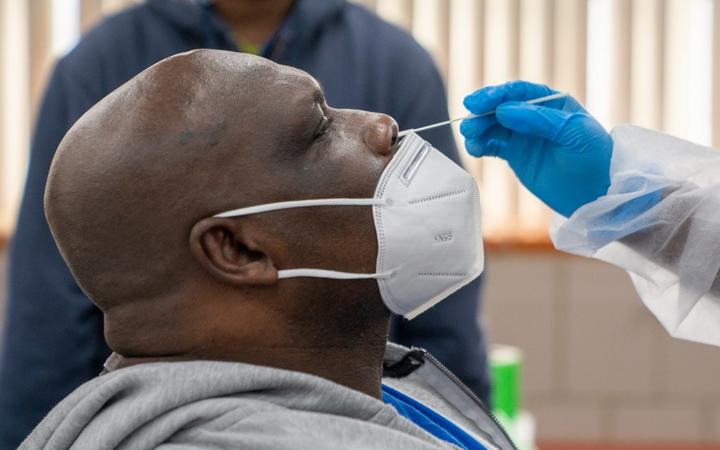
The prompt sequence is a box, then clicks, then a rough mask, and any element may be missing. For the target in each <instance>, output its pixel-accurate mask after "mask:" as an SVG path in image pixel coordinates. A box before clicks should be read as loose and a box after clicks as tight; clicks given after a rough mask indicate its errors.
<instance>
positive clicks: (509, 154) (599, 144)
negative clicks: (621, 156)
mask: <svg viewBox="0 0 720 450" xmlns="http://www.w3.org/2000/svg"><path fill="white" fill-rule="evenodd" d="M555 92H556V91H553V90H552V89H550V88H548V87H547V86H542V85H538V84H532V83H528V82H524V81H513V82H510V83H506V84H502V85H499V86H490V87H486V88H483V89H480V90H479V91H477V92H475V93H473V94H471V95H468V96H467V97H465V102H464V103H465V107H466V108H467V109H468V110H470V112H472V113H475V114H482V113H484V112H488V111H492V110H493V109H497V112H496V113H495V114H493V115H490V116H486V117H480V118H475V119H466V120H463V121H462V123H461V124H460V132H461V133H462V134H463V136H465V139H466V140H465V147H466V148H467V151H468V152H469V153H470V154H471V155H473V156H477V157H480V156H497V157H499V158H502V159H504V160H506V161H507V162H508V164H510V167H511V168H512V170H513V171H514V172H515V175H517V177H518V178H519V179H520V181H521V182H522V184H524V185H525V187H526V188H528V190H530V192H532V193H533V194H535V195H536V196H537V197H538V198H540V200H542V201H543V202H545V204H547V205H548V206H549V207H550V208H552V209H553V210H555V211H557V212H558V213H560V214H562V215H563V216H565V217H570V216H571V215H572V214H573V213H574V212H575V210H576V209H578V208H579V207H581V206H582V205H584V204H586V203H590V202H592V201H593V200H595V199H597V198H598V197H600V196H602V195H605V194H606V193H607V190H608V187H609V186H610V158H611V156H612V148H613V142H612V138H611V137H610V135H609V134H608V133H607V132H606V131H605V129H603V127H602V125H600V123H598V122H597V120H595V119H594V118H593V117H592V116H590V115H589V114H588V113H587V111H585V109H583V107H582V106H580V104H579V103H578V102H577V101H576V100H575V99H573V98H572V97H564V98H560V99H557V100H551V101H549V102H546V103H540V104H536V105H529V104H527V103H522V102H524V101H527V100H532V99H534V98H538V97H544V96H546V95H551V94H554V93H555Z"/></svg>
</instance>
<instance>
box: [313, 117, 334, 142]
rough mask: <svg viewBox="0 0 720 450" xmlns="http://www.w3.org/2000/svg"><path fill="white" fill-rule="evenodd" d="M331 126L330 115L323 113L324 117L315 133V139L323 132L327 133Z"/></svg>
mask: <svg viewBox="0 0 720 450" xmlns="http://www.w3.org/2000/svg"><path fill="white" fill-rule="evenodd" d="M329 126H330V119H328V116H326V115H323V116H322V119H321V120H320V124H319V125H318V127H317V130H316V131H315V135H314V136H313V139H317V138H319V137H320V136H322V135H323V134H325V133H327V130H328V127H329Z"/></svg>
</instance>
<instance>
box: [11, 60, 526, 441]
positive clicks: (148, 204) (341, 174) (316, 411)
mask: <svg viewBox="0 0 720 450" xmlns="http://www.w3.org/2000/svg"><path fill="white" fill-rule="evenodd" d="M268 124H272V125H273V126H268ZM396 139H397V125H396V124H395V122H394V121H393V120H392V119H391V118H389V117H388V116H385V115H382V114H376V113H368V112H364V111H356V110H338V109H332V108H330V107H329V106H328V105H327V104H326V102H325V100H324V98H323V93H322V91H321V89H320V88H319V85H318V84H317V83H316V82H315V80H313V79H312V78H310V77H309V76H308V75H307V74H305V73H304V72H302V71H299V70H297V69H293V68H289V67H286V66H280V65H277V64H274V63H272V62H270V61H267V60H264V59H262V58H258V57H254V56H249V55H241V54H238V53H232V52H223V51H213V50H203V51H196V52H191V53H185V54H180V55H177V56H174V57H171V58H169V59H167V60H164V61H162V62H160V63H158V64H157V65H155V66H153V67H151V68H149V69H148V70H146V71H144V72H143V73H141V74H140V75H138V76H137V77H135V78H134V79H132V80H131V81H129V82H128V83H126V84H125V85H123V86H121V87H120V88H119V89H117V90H116V91H114V92H113V93H111V94H110V95H109V96H108V97H106V98H105V99H103V100H102V101H101V102H100V103H98V104H97V105H96V106H94V107H93V108H92V109H91V110H90V111H88V112H87V113H86V114H85V115H84V116H83V117H82V118H81V119H80V120H79V121H78V122H77V123H76V124H75V125H74V126H73V127H72V128H71V130H70V131H69V132H68V134H67V135H66V137H65V138H64V139H63V141H62V143H61V144H60V147H59V149H58V152H57V154H56V156H55V158H54V161H53V163H52V167H51V171H50V175H49V178H48V184H47V188H46V194H45V203H46V211H47V217H48V222H49V224H50V227H51V230H52V233H53V236H54V238H55V239H56V241H57V243H58V247H59V249H60V251H61V253H62V255H63V257H64V258H65V260H66V262H67V264H68V267H69V268H70V270H71V271H72V273H73V275H74V276H75V278H76V280H77V282H78V284H79V285H80V286H81V288H82V289H83V291H84V292H86V293H87V294H88V296H89V298H91V299H92V301H93V302H94V303H95V304H96V305H97V306H98V307H99V308H100V309H101V310H102V312H103V315H104V322H105V337H106V340H107V342H108V344H109V346H110V347H111V348H112V349H113V350H114V352H115V354H114V355H113V357H112V358H111V359H110V360H109V361H108V365H107V370H108V372H109V373H108V374H105V375H101V376H100V377H98V378H96V379H95V380H92V381H90V382H89V383H87V384H85V385H83V386H81V387H80V388H79V389H77V390H76V391H75V392H74V393H73V394H71V395H70V396H69V397H68V398H67V399H65V400H64V401H63V402H62V403H61V404H60V405H59V406H57V407H56V409H55V410H53V411H52V412H51V413H50V415H49V416H48V417H47V418H46V419H45V420H44V421H43V422H42V423H41V424H40V425H39V426H38V428H37V429H36V430H35V431H34V432H33V434H32V435H31V436H30V437H29V438H28V439H27V441H25V443H24V444H23V446H22V447H21V448H27V449H31V448H32V449H34V448H44V449H66V448H70V447H74V448H128V449H144V448H163V447H165V448H253V449H262V448H267V449H285V448H287V449H290V448H292V449H297V448H301V449H305V448H308V449H311V448H312V449H318V448H327V449H331V448H332V449H336V448H358V449H360V448H363V449H373V448H378V449H380V448H393V449H410V448H413V449H414V448H417V449H440V448H448V449H449V448H458V447H460V448H466V449H486V448H501V449H511V448H513V447H512V444H510V442H509V441H508V440H507V438H506V437H505V436H504V433H503V432H502V431H501V430H500V429H499V428H498V427H497V425H495V424H494V422H493V421H492V419H491V417H490V416H488V415H487V413H486V409H485V408H484V406H483V405H482V402H479V400H477V399H476V398H475V397H474V396H472V394H470V395H467V391H463V388H462V386H461V385H458V384H455V383H453V382H451V380H450V378H448V377H447V375H444V374H443V373H442V371H440V370H439V369H440V367H439V366H437V365H435V363H434V362H432V360H431V359H430V358H429V357H427V358H426V357H425V356H424V354H422V353H418V352H417V351H416V352H409V353H405V352H404V351H402V350H401V349H399V348H397V347H392V348H390V349H389V353H388V357H387V358H385V357H384V355H385V353H386V337H387V331H388V326H389V320H390V313H389V310H388V309H387V308H386V307H385V305H384V304H383V298H382V297H381V294H380V290H379V286H378V284H377V282H376V281H375V280H332V279H324V278H286V279H282V278H281V277H279V273H280V272H281V271H282V270H287V269H288V268H290V269H292V268H296V267H319V268H335V269H337V270H341V271H348V272H357V273H371V272H373V271H374V270H375V264H376V260H377V258H378V256H377V255H378V242H377V238H376V233H375V225H374V221H373V214H372V209H371V208H369V207H358V206H321V207H313V208H297V209H286V210H281V211H271V212H263V213H262V214H253V215H248V216H241V217H232V218H227V217H223V215H220V216H218V213H221V212H223V211H228V210H232V209H235V208H238V207H248V206H254V205H260V204H268V203H273V202H279V201H287V200H290V199H314V198H326V197H334V198H335V197H336V198H367V197H370V198H372V197H373V193H374V191H375V189H376V185H378V183H379V181H378V180H379V179H380V177H381V174H383V173H384V171H385V168H386V166H388V165H389V164H390V162H391V161H393V156H394V153H395V146H394V145H393V144H394V143H395V142H396ZM457 170H460V169H457ZM405 172H406V171H403V173H405ZM393 354H394V355H395V357H394V358H393V356H392V355H393ZM384 359H386V361H387V367H386V369H387V372H388V373H389V374H393V375H394V376H396V377H400V378H401V379H402V378H403V377H404V376H408V374H413V375H414V376H417V377H419V378H416V380H417V381H416V382H415V383H413V385H414V386H415V388H417V389H419V390H418V391H417V393H418V394H422V395H423V396H424V397H425V398H426V399H427V400H426V402H427V403H428V404H425V403H420V402H419V401H417V400H416V399H415V398H413V397H412V396H409V395H408V393H407V391H406V392H405V393H403V392H401V391H400V390H398V389H393V388H391V387H389V386H382V384H381V377H382V374H383V360H384ZM418 367H420V368H419V369H418ZM433 367H434V368H433ZM416 369H417V370H416ZM423 370H425V371H426V372H427V371H433V370H434V371H435V372H433V375H432V376H428V377H427V378H426V379H427V380H433V383H434V384H432V386H430V385H427V384H423V379H425V378H423V376H422V373H423V372H422V371H423ZM408 378H409V377H408ZM390 383H395V386H396V387H398V388H400V386H402V385H403V381H397V380H396V381H394V382H390ZM423 386H424V387H423ZM443 392H445V393H446V394H447V393H448V392H451V394H449V395H448V396H450V397H452V398H454V400H455V403H454V404H453V403H450V402H448V401H446V400H445V399H444V398H443V396H442V395H440V394H441V393H443ZM381 398H383V399H384V400H385V402H387V403H390V404H391V405H393V407H389V406H388V405H386V404H385V403H383V402H381V401H380V399H381ZM430 404H432V405H433V406H432V408H431V407H430V406H429V405H430ZM451 444H452V445H455V447H453V446H452V445H451ZM491 445H492V447H491Z"/></svg>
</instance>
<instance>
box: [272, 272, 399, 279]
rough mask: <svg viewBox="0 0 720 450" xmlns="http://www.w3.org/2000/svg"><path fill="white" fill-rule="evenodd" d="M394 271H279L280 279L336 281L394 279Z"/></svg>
mask: <svg viewBox="0 0 720 450" xmlns="http://www.w3.org/2000/svg"><path fill="white" fill-rule="evenodd" d="M394 273H395V271H394V270H390V271H388V272H383V273H351V272H338V271H336V270H324V269H287V270H278V278H280V279H283V278H332V279H335V280H363V279H370V278H375V279H386V278H390V277H392V275H393V274H394Z"/></svg>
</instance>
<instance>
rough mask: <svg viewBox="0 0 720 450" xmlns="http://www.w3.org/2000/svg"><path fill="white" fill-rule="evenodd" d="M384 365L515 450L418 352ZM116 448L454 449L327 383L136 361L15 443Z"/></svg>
mask: <svg viewBox="0 0 720 450" xmlns="http://www.w3.org/2000/svg"><path fill="white" fill-rule="evenodd" d="M385 359H386V361H385V367H386V375H387V374H389V375H390V376H388V377H386V378H385V379H384V380H383V381H384V382H385V383H386V384H388V385H390V386H392V387H394V388H395V389H398V390H401V391H403V392H405V393H407V394H408V395H411V396H412V397H414V398H416V399H418V400H420V401H421V402H423V403H425V404H426V405H428V406H430V407H432V408H433V409H435V410H436V411H437V412H439V413H441V414H443V415H444V416H445V417H447V418H449V419H451V420H453V421H454V422H455V423H456V424H458V425H459V426H460V427H462V428H463V429H464V430H466V431H467V432H468V433H470V434H471V435H473V436H475V437H476V438H477V439H478V440H480V441H481V442H483V443H485V445H486V447H487V448H489V449H494V448H495V449H502V450H506V449H508V450H509V449H513V446H512V444H511V443H510V442H509V441H508V440H507V437H506V436H505V435H504V432H503V431H502V430H500V429H499V428H498V427H497V425H495V422H494V420H493V419H492V418H491V417H490V416H489V415H488V414H487V409H486V408H484V406H483V405H482V404H481V403H478V401H477V399H476V398H472V397H474V396H472V394H470V393H469V392H464V390H465V388H464V386H462V385H461V384H458V383H456V382H455V380H452V379H451V377H452V375H451V374H449V372H448V373H444V372H443V369H444V367H442V366H441V365H439V364H437V365H436V364H435V363H434V362H433V360H434V358H432V357H431V356H430V355H428V354H427V353H425V352H424V351H423V350H419V349H414V350H412V351H411V350H408V349H406V348H403V347H399V346H395V345H389V346H388V350H387V352H386V358H385ZM444 370H447V369H444ZM448 396H449V397H451V398H447V397H448ZM116 448H117V449H133V450H135V449H150V448H161V449H168V450H169V449H173V450H175V449H177V450H179V449H279V450H285V449H288V450H289V449H320V450H322V449H397V450H403V449H427V450H439V449H456V447H454V446H453V445H451V444H448V443H446V442H443V441H441V440H439V439H437V438H435V437H434V436H432V435H430V434H429V433H427V432H425V431H424V430H423V429H421V428H419V427H417V426H416V425H414V424H413V423H412V422H410V421H408V420H406V419H405V418H403V417H402V416H400V415H399V414H398V413H397V411H396V410H395V409H394V408H393V407H392V406H390V405H387V404H385V403H384V402H382V401H381V400H378V399H376V398H373V397H370V396H368V395H365V394H363V393H361V392H358V391H355V390H353V389H349V388H346V387H344V386H341V385H338V384H336V383H333V382H331V381H329V380H326V379H323V378H320V377H316V376H312V375H308V374H304V373H299V372H293V371H287V370H281V369H275V368H270V367H263V366H255V365H250V364H243V363H234V362H218V361H189V362H168V363H148V364H139V365H136V366H131V367H127V368H123V369H118V370H114V371H111V372H109V373H106V374H103V375H101V376H99V377H97V378H95V379H93V380H91V381H89V382H87V383H85V384H83V385H82V386H80V387H79V388H78V389H77V390H75V391H74V392H73V393H72V394H70V395H69V396H68V397H66V398H65V399H64V400H63V401H62V402H60V403H59V404H58V405H57V406H56V407H55V408H54V409H53V410H52V411H51V412H50V414H48V416H47V417H46V418H45V419H44V420H43V421H42V422H41V423H40V424H39V425H38V426H37V428H36V429H35V430H34V431H33V432H32V434H30V436H28V438H27V439H26V440H25V442H23V444H22V445H21V446H20V449H48V450H60V449H63V450H64V449H97V450H101V449H116Z"/></svg>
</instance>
